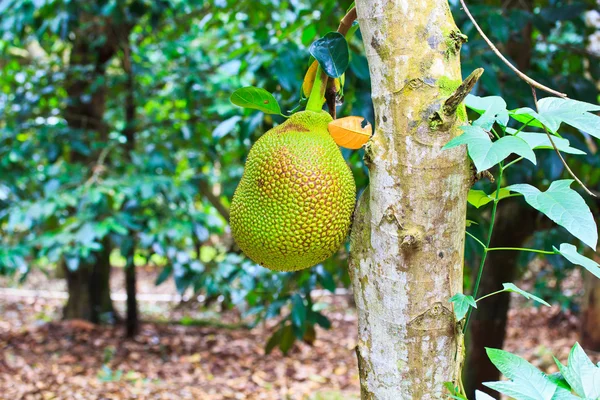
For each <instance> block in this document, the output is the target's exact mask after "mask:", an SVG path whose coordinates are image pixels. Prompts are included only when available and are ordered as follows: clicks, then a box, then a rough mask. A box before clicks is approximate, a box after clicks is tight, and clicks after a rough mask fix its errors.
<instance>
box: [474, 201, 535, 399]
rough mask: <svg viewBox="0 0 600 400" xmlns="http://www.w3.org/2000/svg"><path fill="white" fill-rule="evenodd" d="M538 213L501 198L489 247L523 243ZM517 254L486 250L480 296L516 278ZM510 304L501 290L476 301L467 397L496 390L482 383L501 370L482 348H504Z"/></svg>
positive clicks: (496, 377) (491, 378)
mask: <svg viewBox="0 0 600 400" xmlns="http://www.w3.org/2000/svg"><path fill="white" fill-rule="evenodd" d="M537 215H538V213H537V211H536V210H534V209H533V208H531V207H527V206H526V205H524V204H523V202H522V201H518V200H514V199H507V200H504V201H503V202H502V203H501V204H500V205H499V206H498V212H497V215H496V227H495V228H494V236H493V237H492V242H491V247H522V244H523V242H524V241H525V240H526V239H527V238H528V237H530V236H531V235H532V234H533V232H534V231H535V225H536V224H535V221H536V216H537ZM518 257H519V252H516V251H491V252H489V253H488V256H487V259H486V265H485V271H484V273H483V277H482V280H481V285H480V286H479V294H480V296H481V295H485V294H488V293H492V292H494V291H497V290H500V289H502V283H504V282H512V281H513V280H514V279H515V278H516V276H517V272H518V271H517V258H518ZM474 272H475V273H476V271H474ZM509 305H510V294H509V293H502V294H499V295H496V296H492V297H489V298H487V299H485V300H483V301H481V302H480V303H477V309H475V310H473V313H472V315H471V322H470V325H469V333H468V334H467V340H466V343H467V345H466V348H467V355H466V361H465V370H464V375H463V376H464V384H465V389H466V391H467V397H469V398H470V399H471V398H475V390H476V389H478V390H481V391H482V392H486V393H489V394H497V393H496V392H495V391H493V390H491V389H489V388H487V387H485V386H483V385H482V384H481V383H482V382H490V381H497V380H499V379H500V372H499V371H498V368H496V367H495V366H494V365H493V364H492V363H491V362H490V360H489V358H488V356H487V353H486V351H485V348H486V347H493V348H497V349H501V348H503V346H504V338H505V336H506V322H507V316H508V309H509Z"/></svg>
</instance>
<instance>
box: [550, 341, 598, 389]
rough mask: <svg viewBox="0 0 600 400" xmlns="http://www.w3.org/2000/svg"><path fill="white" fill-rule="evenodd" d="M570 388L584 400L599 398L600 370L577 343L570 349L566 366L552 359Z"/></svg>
mask: <svg viewBox="0 0 600 400" xmlns="http://www.w3.org/2000/svg"><path fill="white" fill-rule="evenodd" d="M554 360H555V362H556V365H558V369H559V370H560V372H561V373H562V375H563V377H564V378H565V379H566V381H567V382H568V383H569V385H570V386H571V388H572V389H573V390H574V391H575V392H576V393H577V394H578V395H580V396H583V397H584V398H586V399H598V398H600V368H598V367H597V366H596V365H594V363H592V361H591V360H590V358H589V357H588V356H587V354H585V351H583V349H582V348H581V346H580V345H579V343H575V346H573V348H572V349H571V353H570V354H569V362H568V365H567V366H565V365H562V363H561V362H560V361H558V360H557V359H556V358H555V359H554Z"/></svg>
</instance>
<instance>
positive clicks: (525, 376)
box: [483, 349, 558, 400]
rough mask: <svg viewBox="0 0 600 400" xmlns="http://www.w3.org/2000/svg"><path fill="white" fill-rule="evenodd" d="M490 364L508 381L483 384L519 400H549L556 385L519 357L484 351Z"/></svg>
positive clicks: (504, 352)
mask: <svg viewBox="0 0 600 400" xmlns="http://www.w3.org/2000/svg"><path fill="white" fill-rule="evenodd" d="M486 351H487V354H488V357H489V358H490V360H491V361H492V363H493V364H494V365H495V366H496V368H498V370H500V372H502V373H503V374H504V375H505V376H506V377H507V378H508V379H509V381H502V382H484V383H483V384H484V385H485V386H487V387H489V388H490V389H494V390H497V391H499V392H500V393H504V394H506V395H509V396H511V397H514V398H515V399H521V400H551V399H552V397H553V395H554V393H555V392H556V389H557V387H558V385H557V384H555V383H554V382H551V381H550V380H549V379H548V378H547V377H546V375H545V374H544V373H543V372H542V371H540V370H539V369H537V368H536V367H534V366H533V365H531V364H530V363H528V362H527V361H525V360H524V359H522V358H521V357H519V356H516V355H514V354H511V353H509V352H507V351H504V350H499V349H486Z"/></svg>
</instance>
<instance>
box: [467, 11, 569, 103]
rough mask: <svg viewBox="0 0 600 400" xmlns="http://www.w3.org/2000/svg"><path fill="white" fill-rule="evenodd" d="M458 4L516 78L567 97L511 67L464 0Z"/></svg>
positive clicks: (556, 94)
mask: <svg viewBox="0 0 600 400" xmlns="http://www.w3.org/2000/svg"><path fill="white" fill-rule="evenodd" d="M460 4H462V7H463V9H464V10H465V14H467V17H469V19H470V20H471V22H472V23H473V26H475V29H477V32H479V34H480V35H481V37H482V38H483V40H485V42H486V43H487V44H488V46H489V47H490V49H492V51H493V52H494V53H496V55H497V56H498V58H500V60H502V62H503V63H504V64H506V65H507V66H508V67H509V68H510V69H511V70H513V72H514V73H515V74H517V76H518V77H519V78H521V79H522V80H524V81H525V82H527V83H528V84H529V86H531V87H535V88H538V89H540V90H543V91H545V92H548V93H550V94H553V95H555V96H558V97H562V98H566V97H567V95H566V94H565V93H561V92H559V91H556V90H554V89H552V88H549V87H548V86H544V85H542V84H541V83H539V82H538V81H536V80H534V79H532V78H530V77H528V76H527V75H525V74H524V73H523V72H521V71H520V70H519V69H518V68H517V67H515V66H514V65H512V64H511V62H510V61H508V60H507V59H506V57H504V55H502V53H501V52H500V50H498V48H497V47H496V46H495V45H494V43H492V41H491V40H490V39H489V38H488V37H487V36H486V34H485V33H484V32H483V30H482V29H481V27H480V26H479V24H478V23H477V21H476V20H475V18H473V15H471V12H470V11H469V8H468V7H467V4H466V3H465V0H460Z"/></svg>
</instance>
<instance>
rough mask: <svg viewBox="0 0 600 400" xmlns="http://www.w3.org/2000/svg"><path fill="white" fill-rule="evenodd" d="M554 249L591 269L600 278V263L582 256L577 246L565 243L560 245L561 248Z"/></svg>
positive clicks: (574, 262) (573, 261)
mask: <svg viewBox="0 0 600 400" xmlns="http://www.w3.org/2000/svg"><path fill="white" fill-rule="evenodd" d="M554 251H555V252H556V253H558V254H560V255H561V256H563V257H564V258H566V259H567V260H569V261H570V262H572V263H573V264H575V265H581V266H582V267H583V268H585V269H587V270H588V271H590V272H591V273H592V274H594V275H595V276H596V277H597V278H598V279H600V265H598V263H597V262H596V261H594V260H590V259H589V258H587V257H585V256H582V255H581V254H579V253H578V252H577V247H575V246H573V245H572V244H569V243H563V244H561V245H560V249H557V248H556V247H554Z"/></svg>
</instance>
